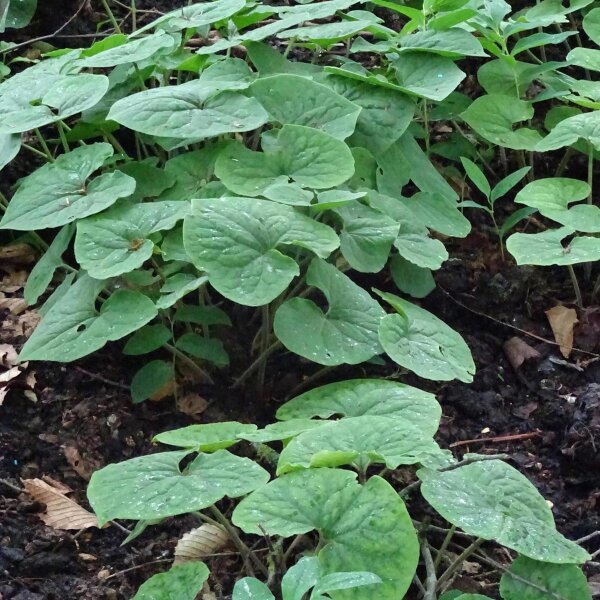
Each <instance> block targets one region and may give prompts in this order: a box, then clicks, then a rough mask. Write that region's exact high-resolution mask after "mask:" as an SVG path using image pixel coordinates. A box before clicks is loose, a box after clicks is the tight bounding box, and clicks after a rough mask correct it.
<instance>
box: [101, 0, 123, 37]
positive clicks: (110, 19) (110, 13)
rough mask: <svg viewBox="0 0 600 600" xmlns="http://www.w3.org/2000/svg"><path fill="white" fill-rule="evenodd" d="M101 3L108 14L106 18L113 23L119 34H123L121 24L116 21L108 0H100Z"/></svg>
mask: <svg viewBox="0 0 600 600" xmlns="http://www.w3.org/2000/svg"><path fill="white" fill-rule="evenodd" d="M100 2H101V3H102V7H103V8H104V10H105V12H106V16H107V17H108V19H109V21H110V22H111V23H112V26H113V27H114V28H115V31H116V32H117V33H122V31H121V28H120V27H119V23H118V22H117V19H115V15H114V14H113V11H112V10H111V9H110V6H109V5H108V2H107V1H106V0H100Z"/></svg>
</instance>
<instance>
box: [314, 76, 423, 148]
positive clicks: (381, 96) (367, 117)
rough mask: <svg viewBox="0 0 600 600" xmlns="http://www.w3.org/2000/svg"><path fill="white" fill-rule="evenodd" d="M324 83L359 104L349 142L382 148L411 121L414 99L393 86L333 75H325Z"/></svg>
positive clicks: (391, 141)
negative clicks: (380, 85)
mask: <svg viewBox="0 0 600 600" xmlns="http://www.w3.org/2000/svg"><path fill="white" fill-rule="evenodd" d="M325 84H326V85H328V86H330V87H331V88H332V89H334V90H335V91H336V92H337V93H338V94H341V95H342V96H344V97H345V98H347V99H348V100H350V101H351V102H353V103H354V104H356V105H358V106H360V107H361V108H362V110H361V111H360V113H359V115H358V121H357V122H356V129H355V131H354V135H353V136H352V137H351V139H350V143H351V145H352V146H362V147H364V148H367V149H368V150H371V151H372V152H375V153H377V152H384V151H385V150H387V148H389V147H390V146H391V145H392V144H393V143H394V142H395V141H396V140H397V139H398V138H399V137H400V136H401V135H402V134H403V133H404V132H405V131H406V129H407V127H408V126H409V124H410V122H411V119H412V117H413V114H414V111H415V105H414V102H413V101H412V100H411V99H409V98H407V97H406V96H405V95H404V94H401V93H400V92H398V91H396V90H391V89H386V88H383V87H377V86H374V85H369V84H368V83H364V82H362V81H355V80H353V79H348V78H347V77H336V76H330V77H327V78H326V79H325Z"/></svg>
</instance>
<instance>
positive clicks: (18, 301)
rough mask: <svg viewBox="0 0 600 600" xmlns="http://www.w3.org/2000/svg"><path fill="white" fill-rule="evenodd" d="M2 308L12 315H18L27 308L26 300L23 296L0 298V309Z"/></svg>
mask: <svg viewBox="0 0 600 600" xmlns="http://www.w3.org/2000/svg"><path fill="white" fill-rule="evenodd" d="M3 308H4V309H6V310H8V311H9V312H10V313H11V314H13V315H20V314H21V313H22V312H25V311H26V310H27V302H25V300H23V298H0V310H1V309H3Z"/></svg>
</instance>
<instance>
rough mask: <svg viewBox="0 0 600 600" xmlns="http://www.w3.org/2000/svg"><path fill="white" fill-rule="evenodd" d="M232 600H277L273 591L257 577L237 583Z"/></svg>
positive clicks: (245, 578) (244, 578) (243, 579)
mask: <svg viewBox="0 0 600 600" xmlns="http://www.w3.org/2000/svg"><path fill="white" fill-rule="evenodd" d="M231 598H232V600H275V596H273V594H272V593H271V590H270V589H269V588H268V587H267V586H266V585H265V584H264V583H263V582H262V581H259V580H258V579H256V578H255V577H243V578H242V579H240V580H239V581H236V582H235V587H234V588H233V596H232V597H231Z"/></svg>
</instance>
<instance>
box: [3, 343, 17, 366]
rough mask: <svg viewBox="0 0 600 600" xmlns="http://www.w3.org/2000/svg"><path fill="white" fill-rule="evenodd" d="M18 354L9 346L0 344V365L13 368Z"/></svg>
mask: <svg viewBox="0 0 600 600" xmlns="http://www.w3.org/2000/svg"><path fill="white" fill-rule="evenodd" d="M17 357H18V353H17V351H16V350H15V347H14V346H12V345H11V344H0V365H2V366H3V367H8V368H10V367H14V366H15V365H16V364H17Z"/></svg>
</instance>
